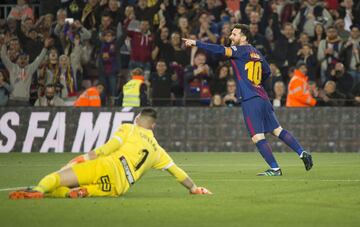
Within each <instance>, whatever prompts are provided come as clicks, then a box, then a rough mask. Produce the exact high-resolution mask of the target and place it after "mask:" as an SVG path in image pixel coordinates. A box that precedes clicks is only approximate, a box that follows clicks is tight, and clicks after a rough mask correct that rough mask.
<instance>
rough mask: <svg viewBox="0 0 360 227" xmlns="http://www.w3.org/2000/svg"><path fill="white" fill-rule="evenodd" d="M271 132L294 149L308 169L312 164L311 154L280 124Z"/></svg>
mask: <svg viewBox="0 0 360 227" xmlns="http://www.w3.org/2000/svg"><path fill="white" fill-rule="evenodd" d="M272 134H273V135H274V136H276V137H278V138H279V139H281V140H282V141H283V142H284V143H285V144H286V145H288V146H289V147H290V148H291V149H292V150H293V151H295V152H296V153H297V154H298V155H299V157H300V158H301V160H302V161H303V162H304V165H305V169H306V170H307V171H309V170H310V169H311V168H312V166H313V161H312V157H311V154H310V153H309V152H307V151H305V150H304V148H302V146H301V145H300V144H299V142H298V141H297V140H296V138H295V137H294V136H293V135H292V134H291V133H290V132H289V131H287V130H285V129H283V128H282V127H281V126H279V127H278V128H276V129H274V131H273V132H272Z"/></svg>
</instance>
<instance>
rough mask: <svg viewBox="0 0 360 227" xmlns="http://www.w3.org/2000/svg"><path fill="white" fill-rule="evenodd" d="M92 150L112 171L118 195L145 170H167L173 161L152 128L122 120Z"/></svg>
mask: <svg viewBox="0 0 360 227" xmlns="http://www.w3.org/2000/svg"><path fill="white" fill-rule="evenodd" d="M95 152H96V154H97V155H98V157H99V159H103V161H104V162H105V163H107V164H106V165H107V166H108V169H109V172H112V173H113V174H111V175H112V176H111V175H110V178H113V179H110V180H111V181H113V182H114V183H115V188H116V190H117V193H118V195H121V194H124V193H125V192H126V191H127V190H128V189H129V188H130V186H131V185H133V184H134V183H135V182H136V181H138V180H139V179H140V178H141V177H142V176H143V175H144V173H145V172H146V171H147V170H149V169H151V168H154V169H163V170H166V169H168V168H170V167H171V166H173V165H174V162H173V160H172V159H171V157H170V156H169V155H168V154H167V153H166V151H165V150H164V149H163V148H162V147H161V146H160V145H159V144H158V142H157V141H156V139H155V137H154V134H153V132H152V131H151V130H148V129H145V128H142V127H140V126H137V125H135V124H122V125H121V126H120V127H119V128H118V130H117V131H116V132H115V133H114V134H113V135H112V137H111V138H110V139H109V141H108V142H107V143H106V144H104V145H102V146H101V147H98V148H96V149H95ZM114 168H115V169H114ZM114 170H115V171H114Z"/></svg>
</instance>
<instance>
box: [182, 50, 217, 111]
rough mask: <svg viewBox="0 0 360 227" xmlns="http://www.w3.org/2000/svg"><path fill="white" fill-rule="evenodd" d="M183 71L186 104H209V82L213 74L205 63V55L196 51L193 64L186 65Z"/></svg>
mask: <svg viewBox="0 0 360 227" xmlns="http://www.w3.org/2000/svg"><path fill="white" fill-rule="evenodd" d="M184 73H185V98H186V105H196V106H199V105H209V104H210V101H211V93H210V88H209V83H210V81H211V80H212V79H213V77H214V76H213V72H212V70H211V68H210V67H209V65H207V64H206V55H205V54H204V53H203V52H197V53H196V54H195V57H194V65H188V66H186V68H185V70H184Z"/></svg>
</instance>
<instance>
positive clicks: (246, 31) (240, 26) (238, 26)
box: [231, 24, 251, 42]
mask: <svg viewBox="0 0 360 227" xmlns="http://www.w3.org/2000/svg"><path fill="white" fill-rule="evenodd" d="M235 28H236V29H240V30H241V33H242V34H243V35H244V36H245V37H246V41H248V42H249V41H250V38H251V34H250V28H249V26H248V25H246V24H235V25H234V26H233V28H232V29H231V32H232V31H233V30H234V29H235Z"/></svg>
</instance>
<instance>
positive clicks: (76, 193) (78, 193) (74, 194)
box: [69, 188, 89, 199]
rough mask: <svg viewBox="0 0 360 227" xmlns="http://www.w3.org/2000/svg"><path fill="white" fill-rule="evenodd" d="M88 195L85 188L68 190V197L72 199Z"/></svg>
mask: <svg viewBox="0 0 360 227" xmlns="http://www.w3.org/2000/svg"><path fill="white" fill-rule="evenodd" d="M88 195H89V193H88V191H87V189H86V188H74V189H71V190H70V192H69V197H70V198H72V199H78V198H84V197H87V196H88Z"/></svg>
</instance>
